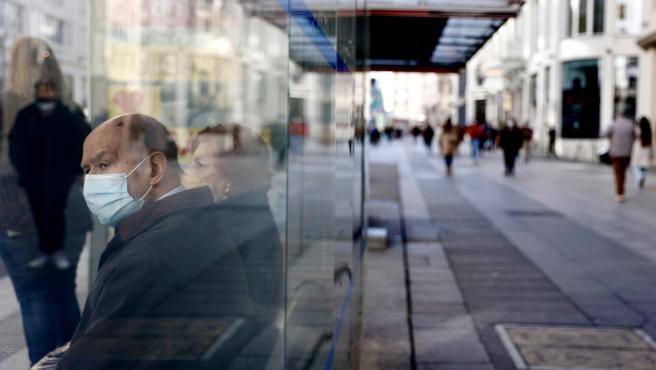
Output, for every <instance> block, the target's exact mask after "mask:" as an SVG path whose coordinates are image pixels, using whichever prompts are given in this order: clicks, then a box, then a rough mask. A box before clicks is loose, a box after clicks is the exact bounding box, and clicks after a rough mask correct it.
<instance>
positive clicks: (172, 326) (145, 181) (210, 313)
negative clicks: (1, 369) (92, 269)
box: [58, 114, 251, 369]
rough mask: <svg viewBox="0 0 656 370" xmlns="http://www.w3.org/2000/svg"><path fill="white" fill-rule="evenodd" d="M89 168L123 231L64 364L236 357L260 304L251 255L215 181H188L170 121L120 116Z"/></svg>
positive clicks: (103, 129)
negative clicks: (250, 285)
mask: <svg viewBox="0 0 656 370" xmlns="http://www.w3.org/2000/svg"><path fill="white" fill-rule="evenodd" d="M82 167H83V168H84V171H85V173H86V176H85V184H84V196H85V199H86V201H87V204H88V205H89V208H90V209H91V211H92V212H93V213H94V214H95V215H96V216H98V218H99V220H100V221H101V222H102V223H106V224H111V225H115V226H116V233H115V236H114V238H113V239H112V240H111V241H110V242H109V244H108V245H107V248H106V249H105V251H104V252H103V254H102V256H101V259H100V265H99V268H98V277H97V279H96V281H95V283H94V285H93V287H92V289H91V291H90V293H89V297H88V299H87V302H86V304H85V307H84V311H83V313H82V319H81V322H80V325H79V326H78V328H77V330H76V333H75V335H74V336H73V340H72V342H71V344H70V348H69V349H68V351H66V352H65V353H64V355H63V357H62V359H61V362H60V364H59V367H58V369H121V368H160V367H161V366H169V367H167V368H185V369H195V368H199V367H201V366H208V365H212V366H218V367H217V368H220V367H221V366H223V365H226V364H227V363H229V362H230V361H231V358H232V356H233V355H234V353H235V352H236V351H237V350H238V349H239V347H240V346H241V341H240V340H239V339H238V338H240V337H242V336H243V335H244V334H243V331H244V330H247V328H248V322H249V316H250V311H251V307H250V296H249V293H248V289H247V286H246V279H245V276H244V271H243V267H242V263H241V260H240V258H239V254H238V253H237V251H236V249H235V245H234V243H233V242H232V238H231V237H230V236H229V234H228V232H227V230H226V229H225V227H224V226H223V224H222V222H221V218H220V217H221V216H220V215H217V212H216V210H215V209H214V207H213V205H214V201H213V198H212V193H211V192H210V190H209V189H207V188H200V189H194V190H185V189H184V188H183V187H182V186H181V183H180V177H179V175H180V170H179V165H178V162H177V149H176V146H175V144H174V143H173V142H172V141H171V139H170V137H169V133H168V131H167V129H166V128H165V127H164V126H163V125H162V124H161V123H159V122H158V121H157V120H155V119H154V118H151V117H148V116H144V115H138V114H133V115H124V116H119V117H116V118H113V119H111V120H109V121H107V122H105V123H103V124H102V125H100V126H99V127H98V128H96V129H95V130H94V131H92V132H91V134H90V135H89V137H88V138H87V140H86V141H85V144H84V153H83V158H82ZM183 363H184V365H182V364H183ZM175 364H178V365H177V366H176V365H175Z"/></svg>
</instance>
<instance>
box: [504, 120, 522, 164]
mask: <svg viewBox="0 0 656 370" xmlns="http://www.w3.org/2000/svg"><path fill="white" fill-rule="evenodd" d="M498 140H499V143H498V146H499V147H500V148H501V149H502V150H503V159H504V164H505V167H506V172H505V174H506V176H513V175H514V174H515V161H516V160H517V156H518V155H519V151H520V150H521V148H522V145H523V143H524V133H523V131H522V129H521V128H519V126H518V125H517V121H515V120H514V119H510V120H509V122H508V123H507V124H506V126H505V127H503V128H502V129H501V131H499V137H498Z"/></svg>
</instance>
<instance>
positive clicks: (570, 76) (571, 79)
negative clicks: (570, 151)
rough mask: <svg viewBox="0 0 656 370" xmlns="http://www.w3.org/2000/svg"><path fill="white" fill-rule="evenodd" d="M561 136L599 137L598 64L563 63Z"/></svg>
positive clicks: (592, 61) (589, 61) (588, 62)
mask: <svg viewBox="0 0 656 370" xmlns="http://www.w3.org/2000/svg"><path fill="white" fill-rule="evenodd" d="M562 83H563V85H562V86H563V87H562V94H563V95H562V96H563V99H562V136H563V137H564V138H598V137H599V99H600V87H599V61H598V60H597V59H587V60H579V61H573V62H567V63H563V82H562Z"/></svg>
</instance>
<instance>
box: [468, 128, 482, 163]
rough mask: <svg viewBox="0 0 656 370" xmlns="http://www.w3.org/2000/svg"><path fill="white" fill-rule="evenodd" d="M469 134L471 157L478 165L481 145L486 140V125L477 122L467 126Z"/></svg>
mask: <svg viewBox="0 0 656 370" xmlns="http://www.w3.org/2000/svg"><path fill="white" fill-rule="evenodd" d="M466 132H467V135H468V136H469V143H470V145H471V158H472V161H473V162H474V165H478V161H479V159H480V156H481V146H482V145H483V141H484V140H485V127H484V124H483V122H475V123H474V124H472V125H469V126H467V129H466Z"/></svg>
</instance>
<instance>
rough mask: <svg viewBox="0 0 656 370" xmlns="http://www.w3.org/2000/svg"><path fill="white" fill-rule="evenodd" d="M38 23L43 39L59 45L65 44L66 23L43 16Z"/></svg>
mask: <svg viewBox="0 0 656 370" xmlns="http://www.w3.org/2000/svg"><path fill="white" fill-rule="evenodd" d="M40 23H41V24H40V25H39V31H40V33H41V36H42V37H43V38H44V39H46V40H48V41H51V42H54V43H57V44H60V45H64V44H65V43H66V23H65V22H64V21H63V20H61V19H58V18H55V17H52V16H49V15H45V14H44V15H42V18H41V22H40Z"/></svg>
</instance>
